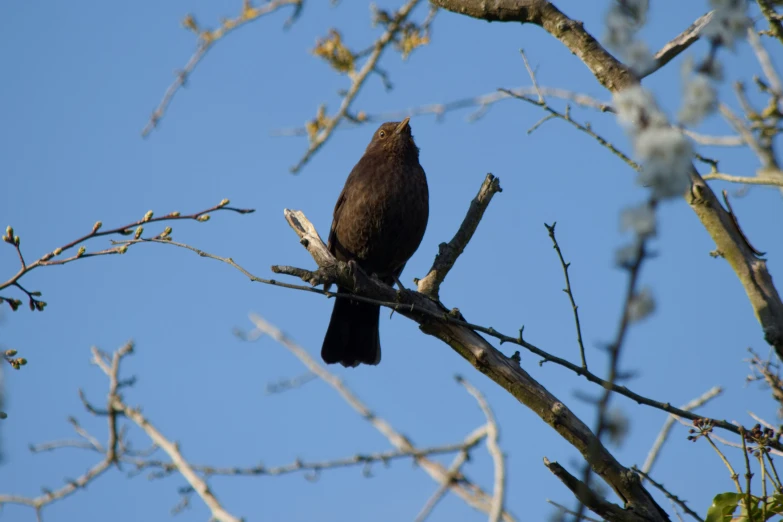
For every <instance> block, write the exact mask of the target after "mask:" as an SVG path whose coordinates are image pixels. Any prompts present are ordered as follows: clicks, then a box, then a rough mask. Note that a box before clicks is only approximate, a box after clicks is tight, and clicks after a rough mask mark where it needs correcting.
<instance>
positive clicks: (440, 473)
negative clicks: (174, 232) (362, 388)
mask: <svg viewBox="0 0 783 522" xmlns="http://www.w3.org/2000/svg"><path fill="white" fill-rule="evenodd" d="M327 253H328V250H327ZM392 292H394V291H393V290H392ZM250 320H251V321H252V322H253V324H254V325H255V327H256V329H257V330H258V331H259V332H262V333H265V334H267V335H269V336H270V337H271V338H272V339H274V340H275V341H277V342H278V343H279V344H281V345H282V346H284V347H285V348H287V349H288V350H289V351H290V352H291V353H292V354H294V355H295V356H296V358H297V359H299V360H300V361H301V362H302V364H304V365H305V366H306V367H307V369H308V370H310V371H311V372H313V373H314V374H316V375H317V376H318V377H320V378H321V379H322V380H323V381H324V382H326V383H327V384H328V385H329V386H331V387H332V388H334V390H335V391H337V393H339V394H340V396H341V397H342V398H343V400H345V402H347V403H348V405H349V406H351V408H353V409H354V410H356V412H357V413H358V414H359V415H361V416H362V417H363V418H365V419H367V421H368V422H369V423H370V424H372V425H373V427H375V429H377V430H378V431H379V432H381V434H382V435H383V436H384V437H386V438H387V439H388V440H389V442H390V443H391V444H392V446H394V447H395V448H397V449H398V450H400V451H415V449H414V446H413V443H412V442H411V441H410V439H408V437H406V436H405V435H403V434H401V433H399V432H398V431H396V430H395V429H394V428H393V427H392V426H391V425H390V424H389V423H388V422H387V421H386V420H385V419H383V418H382V417H380V416H378V415H376V414H374V413H372V412H371V411H370V409H369V408H368V407H367V406H366V405H365V404H364V403H362V402H361V400H359V398H358V397H357V396H356V395H354V394H353V393H352V392H351V391H350V390H349V389H348V388H347V387H346V386H345V384H344V383H343V382H342V381H341V380H340V379H339V378H338V377H337V376H336V375H334V374H333V373H331V372H329V370H327V369H326V368H324V367H323V366H322V365H321V364H319V363H318V362H316V361H315V360H314V359H313V358H312V357H310V354H309V353H308V352H307V350H305V349H304V348H302V347H301V346H299V345H298V344H296V343H295V342H294V341H293V340H291V339H290V338H289V337H288V336H286V335H285V334H284V333H283V332H282V331H280V330H279V329H278V328H276V327H275V326H274V325H272V324H270V323H268V322H267V321H266V320H264V319H263V318H262V317H260V316H258V315H255V314H251V316H250ZM481 430H486V428H485V427H482V428H481V429H480V430H478V431H474V433H473V435H471V436H469V437H468V438H469V439H470V438H471V437H477V436H479V433H482V432H481ZM483 433H486V431H484V432H483ZM415 460H416V463H417V464H418V465H419V466H420V467H421V468H422V469H423V470H424V471H425V472H427V474H428V475H429V476H430V477H432V478H433V479H434V480H435V481H436V482H438V483H439V484H448V485H449V487H450V488H451V489H452V491H453V492H454V493H455V494H456V495H457V496H458V497H460V498H461V499H462V500H463V501H464V502H465V503H466V504H468V505H469V506H471V507H472V508H474V509H477V510H479V511H482V512H484V513H489V512H490V511H491V509H492V497H491V496H490V495H488V494H487V493H486V492H485V491H484V490H482V489H481V488H480V487H478V486H477V485H475V484H473V483H471V482H470V481H469V480H467V479H466V478H465V477H464V476H462V474H460V475H459V479H460V480H458V481H456V480H454V478H453V477H452V475H450V472H449V471H448V470H447V469H446V468H444V467H443V466H442V465H441V464H439V463H437V462H435V461H433V460H430V459H428V458H426V457H420V458H416V459H415ZM502 520H503V521H504V522H514V520H515V518H514V517H513V516H512V515H511V514H509V513H508V512H505V511H504V512H503V516H502Z"/></svg>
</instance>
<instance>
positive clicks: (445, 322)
mask: <svg viewBox="0 0 783 522" xmlns="http://www.w3.org/2000/svg"><path fill="white" fill-rule="evenodd" d="M286 218H287V219H288V222H289V224H290V225H291V227H292V228H293V229H294V231H295V232H296V234H297V235H298V236H299V237H300V242H301V243H302V244H303V246H305V248H307V250H308V252H309V253H310V255H311V256H313V259H315V261H316V263H318V265H319V266H320V267H321V268H320V269H324V268H325V267H328V269H329V270H332V271H333V272H332V273H333V274H334V276H335V278H336V279H337V282H338V284H339V285H340V286H344V287H346V288H352V289H354V291H356V289H357V288H358V289H361V291H360V292H357V293H358V294H360V295H362V296H370V297H371V298H375V299H378V300H379V301H382V302H386V303H390V304H391V306H392V307H394V308H395V309H396V310H397V311H398V313H400V314H401V315H404V316H406V317H409V318H411V319H413V320H415V321H416V322H418V323H419V325H420V327H421V329H422V331H424V332H425V333H427V334H429V335H432V336H435V337H437V338H438V339H440V340H442V341H443V342H445V343H446V344H448V345H449V346H451V347H452V348H453V349H454V350H455V351H457V353H459V354H460V355H461V356H462V357H464V358H465V359H466V360H467V361H469V362H470V363H471V364H472V365H473V366H474V367H476V368H477V369H478V370H480V371H481V372H482V373H485V374H487V375H488V376H489V377H490V378H491V379H493V380H494V381H495V382H497V383H498V384H499V385H501V386H502V387H503V388H505V389H506V390H508V391H509V392H510V393H511V394H512V395H513V396H514V397H515V398H516V399H517V400H519V401H520V402H521V403H522V404H524V405H526V406H527V407H528V408H530V409H531V410H533V411H534V412H535V413H536V414H537V415H539V416H540V417H541V418H542V419H543V420H544V421H545V422H547V423H548V424H549V425H550V426H552V427H553V428H554V429H555V430H556V431H557V432H558V433H559V434H560V435H561V436H562V437H563V438H565V439H566V440H567V441H568V442H569V443H570V444H572V445H573V446H574V447H575V448H577V449H578V450H579V451H580V452H581V453H582V455H583V456H584V458H585V460H587V462H588V463H590V465H591V466H592V467H593V468H594V471H596V472H597V473H599V474H600V476H601V477H602V478H603V479H604V480H605V481H606V482H607V483H608V484H609V485H610V486H612V487H613V488H614V490H615V491H616V492H617V494H618V495H619V496H620V497H621V498H623V499H624V500H625V502H626V506H627V507H628V508H629V509H634V510H636V512H639V513H644V514H645V515H646V516H648V517H649V518H650V519H651V520H666V519H667V517H666V515H665V512H663V510H661V508H660V507H659V506H658V505H657V504H656V503H655V501H654V500H653V499H652V497H651V496H650V495H649V493H647V492H646V491H645V490H644V489H643V488H642V487H641V484H640V482H639V480H638V477H636V475H633V474H629V473H628V470H627V469H626V468H624V467H623V466H622V465H621V464H620V463H619V462H617V461H616V460H615V458H614V457H613V456H612V455H611V453H609V451H608V450H606V448H605V447H604V446H603V444H602V443H601V441H600V440H599V439H598V438H597V437H596V436H595V435H594V434H593V433H592V432H591V431H590V429H589V428H588V427H587V426H586V425H585V424H584V423H582V421H581V420H579V419H578V418H577V417H576V416H575V415H574V414H573V413H572V412H571V411H570V410H569V409H568V408H567V407H566V406H565V405H564V404H563V403H562V402H560V401H558V400H557V399H556V398H555V397H554V396H553V395H552V394H551V393H550V392H549V391H548V390H547V389H546V388H544V387H543V386H541V385H540V384H539V383H538V382H536V381H535V380H534V379H533V378H532V377H531V376H530V375H529V374H527V373H526V372H525V371H524V370H522V368H520V366H519V364H518V362H516V361H515V360H514V359H513V358H509V357H506V356H505V355H504V354H502V353H500V352H499V351H497V350H496V349H495V348H494V347H493V346H492V345H490V344H489V343H487V341H486V340H484V339H483V338H482V337H480V336H479V335H478V334H476V333H475V331H474V330H473V329H471V327H469V326H467V323H464V321H462V316H461V314H459V312H452V313H449V312H447V311H446V309H445V307H443V305H441V304H440V303H437V302H435V301H432V300H431V299H429V298H427V297H425V296H423V295H422V294H420V293H418V292H406V293H404V295H401V294H398V293H396V292H395V291H394V290H393V289H392V288H391V287H389V286H387V285H385V284H383V283H382V282H380V281H378V280H376V279H372V278H369V277H367V276H366V274H362V273H360V272H356V271H351V270H348V269H347V268H345V269H343V268H342V267H341V265H344V264H338V263H337V262H336V260H335V259H334V257H333V256H332V255H331V253H330V252H329V251H328V249H327V248H326V245H324V243H323V241H322V240H321V239H320V237H318V235H317V234H312V233H308V229H312V228H313V227H312V225H311V224H309V225H304V223H305V221H306V218H305V217H304V214H302V213H301V212H291V211H286ZM308 223H309V222H308ZM353 299H356V297H353ZM395 299H396V300H397V301H396V302H395ZM383 306H388V305H387V304H384V305H383ZM449 315H451V316H452V318H456V317H458V318H459V319H456V320H455V319H451V318H450V319H446V318H447V317H448V316H449ZM438 316H440V317H441V320H433V318H434V317H438ZM463 324H464V325H465V326H463ZM490 330H491V331H492V332H494V330H493V329H490ZM517 342H518V343H522V342H523V341H522V340H521V338H520V339H519V340H517ZM580 371H581V372H582V374H584V371H583V370H581V369H580ZM735 429H736V428H735ZM631 506H633V507H631Z"/></svg>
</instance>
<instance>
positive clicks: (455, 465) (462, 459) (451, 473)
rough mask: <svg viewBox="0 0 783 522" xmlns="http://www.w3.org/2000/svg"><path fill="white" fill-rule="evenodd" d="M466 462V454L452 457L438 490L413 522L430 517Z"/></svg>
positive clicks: (462, 453)
mask: <svg viewBox="0 0 783 522" xmlns="http://www.w3.org/2000/svg"><path fill="white" fill-rule="evenodd" d="M485 428H486V427H485ZM467 461H468V453H467V452H465V451H463V452H460V453H459V454H458V455H457V456H456V457H454V460H453V461H452V463H451V466H449V469H448V470H447V472H446V476H445V477H443V481H442V482H441V484H440V486H438V489H436V490H435V493H433V494H432V496H431V497H430V498H429V499H427V503H426V504H424V507H423V508H421V511H419V514H418V515H416V518H415V520H414V522H424V521H425V520H426V519H427V517H428V516H430V513H432V511H433V510H434V509H435V506H437V505H438V502H440V501H441V499H442V498H443V497H445V496H446V493H448V491H449V488H451V486H452V484H454V483H455V482H456V481H457V479H459V477H460V476H461V475H462V471H461V468H462V466H463V465H464V464H465V463H466V462H467Z"/></svg>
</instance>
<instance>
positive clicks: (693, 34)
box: [642, 11, 714, 78]
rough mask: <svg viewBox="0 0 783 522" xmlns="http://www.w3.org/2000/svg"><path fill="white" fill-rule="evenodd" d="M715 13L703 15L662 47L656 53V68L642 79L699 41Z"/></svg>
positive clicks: (643, 76)
mask: <svg viewBox="0 0 783 522" xmlns="http://www.w3.org/2000/svg"><path fill="white" fill-rule="evenodd" d="M713 13H714V11H710V12H708V13H705V14H703V15H701V16H700V17H699V18H697V19H696V21H695V22H693V23H692V24H691V25H690V26H689V27H688V28H687V29H685V30H684V31H683V32H682V33H680V34H679V35H677V36H676V37H674V38H673V39H672V40H671V41H669V42H668V43H667V44H666V45H664V46H663V47H661V49H660V50H659V51H658V52H657V53H655V56H654V58H655V67H653V68H652V69H651V70H648V71H645V72H644V74H643V75H642V78H645V77H647V76H649V75H651V74H652V73H654V72H655V71H657V70H658V69H660V68H661V67H663V66H664V65H666V64H667V63H669V62H670V61H672V60H673V59H674V58H676V57H677V56H679V55H680V53H682V52H683V51H685V50H686V49H687V48H688V47H690V46H691V45H692V44H693V43H694V42H696V40H698V39H699V34H700V33H701V30H702V29H704V27H706V26H707V24H708V23H710V20H712V15H713Z"/></svg>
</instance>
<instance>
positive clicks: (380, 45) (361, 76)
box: [291, 0, 422, 173]
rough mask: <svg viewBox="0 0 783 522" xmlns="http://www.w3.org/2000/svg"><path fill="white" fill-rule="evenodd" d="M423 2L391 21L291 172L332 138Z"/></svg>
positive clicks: (413, 3) (405, 7) (412, 0)
mask: <svg viewBox="0 0 783 522" xmlns="http://www.w3.org/2000/svg"><path fill="white" fill-rule="evenodd" d="M421 1H422V0H408V1H407V2H406V3H405V4H404V5H403V6H402V7H400V9H399V10H398V11H397V13H396V14H395V15H394V18H393V19H392V20H391V21H389V23H388V25H387V26H386V31H385V32H384V33H383V35H381V37H380V38H378V40H376V41H375V44H374V46H373V51H372V53H370V55H369V57H368V58H367V60H366V61H365V62H364V65H363V66H362V68H361V69H360V70H359V71H358V72H357V73H355V74H353V75H351V87H350V88H349V89H348V92H347V93H346V94H345V97H344V98H343V101H342V103H340V108H339V109H338V110H337V113H336V114H335V115H334V116H330V117H324V118H325V121H324V124H323V127H322V128H320V129H319V130H318V132H316V133H315V134H314V135H313V137H312V139H311V140H310V144H309V146H308V148H307V151H305V154H304V156H302V158H301V159H300V160H299V162H298V163H297V164H296V165H294V166H293V167H291V172H293V173H297V172H299V171H300V170H301V169H302V167H304V165H305V164H306V163H307V162H308V161H310V158H311V157H312V156H313V154H315V153H316V152H318V150H319V149H320V148H321V147H322V146H323V145H324V144H325V143H326V142H327V140H328V139H329V138H330V137H331V136H332V132H333V131H334V129H335V128H336V127H337V124H338V123H340V121H341V120H342V119H343V118H345V117H346V116H347V114H348V110H349V109H350V108H351V104H352V103H353V101H354V99H355V98H356V95H357V94H359V91H360V90H361V88H362V86H363V85H364V82H365V81H366V80H367V78H368V77H369V75H370V73H372V72H373V71H376V65H377V64H378V61H379V60H380V58H381V55H382V54H383V51H384V50H386V48H387V47H388V46H389V44H390V43H392V42H393V41H394V38H395V37H396V36H397V33H398V32H399V31H400V30H401V29H402V28H403V23H404V22H405V21H406V20H407V18H408V15H410V13H411V11H412V10H413V8H414V7H416V6H417V5H418V4H419V3H421Z"/></svg>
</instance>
